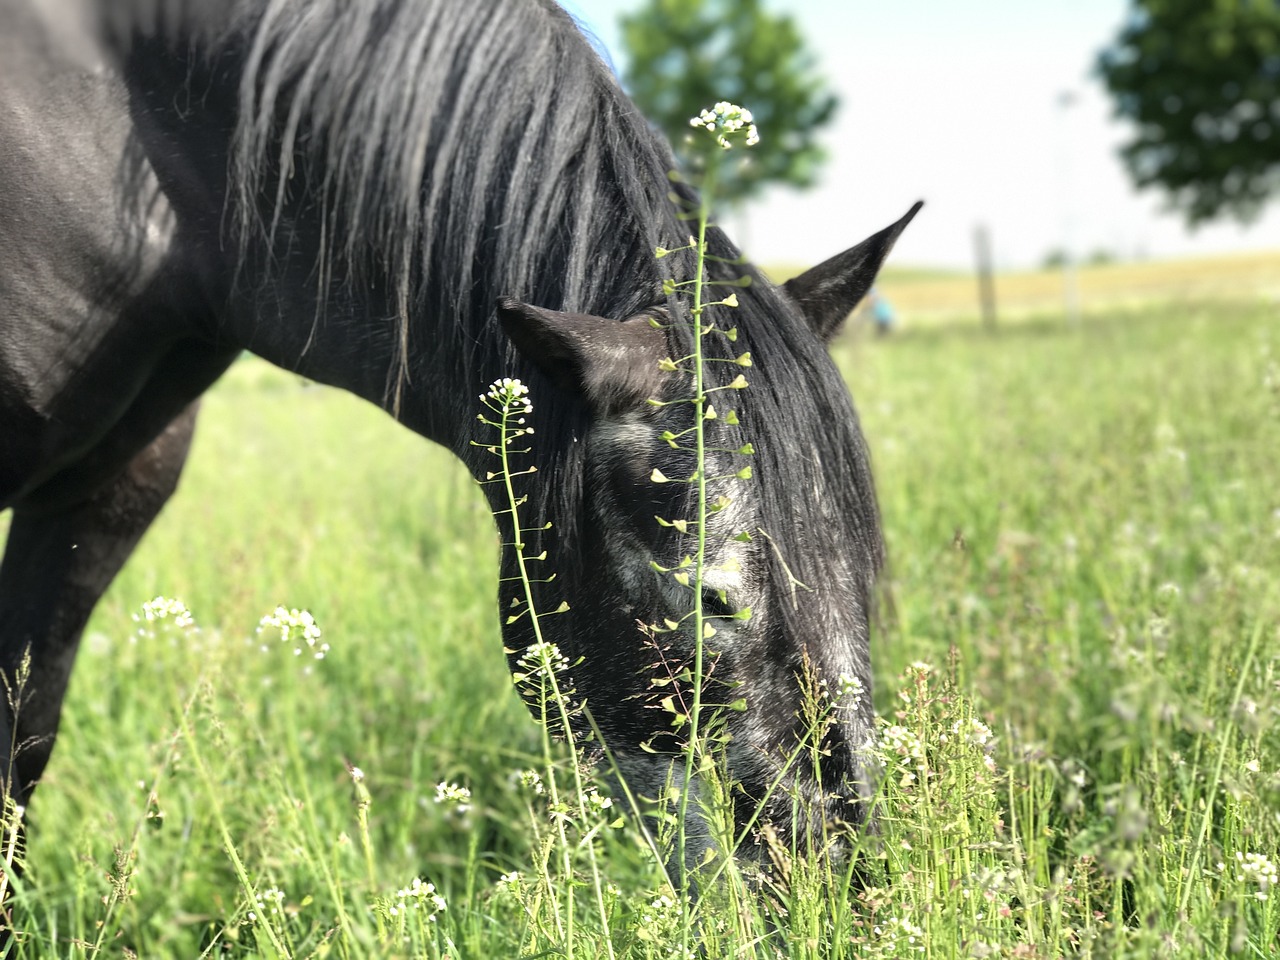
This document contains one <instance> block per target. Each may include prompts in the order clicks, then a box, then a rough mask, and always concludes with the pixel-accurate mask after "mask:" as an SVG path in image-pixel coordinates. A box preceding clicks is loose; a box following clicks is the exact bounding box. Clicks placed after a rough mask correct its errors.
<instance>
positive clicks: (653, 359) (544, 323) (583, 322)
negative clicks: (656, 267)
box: [498, 297, 667, 414]
mask: <svg viewBox="0 0 1280 960" xmlns="http://www.w3.org/2000/svg"><path fill="white" fill-rule="evenodd" d="M498 319H499V320H500V321H501V323H502V329H503V331H504V332H505V333H506V335H507V338H508V339H509V340H510V341H511V342H512V344H514V345H515V348H516V349H517V350H518V351H519V352H520V354H521V356H523V357H524V358H525V359H526V360H529V361H530V362H532V363H533V364H534V365H535V366H536V367H537V368H538V369H539V370H541V371H542V372H543V373H544V374H546V375H547V377H548V378H550V380H551V382H552V383H554V384H555V385H556V386H558V387H560V388H562V389H564V390H566V391H568V392H569V393H573V394H577V395H579V396H582V397H583V398H584V399H586V401H587V402H588V403H589V404H590V405H591V407H592V409H593V410H595V411H596V412H597V413H599V414H609V413H617V412H620V411H623V410H627V409H634V408H636V407H639V406H641V405H642V404H643V403H644V402H645V401H646V400H647V399H648V398H649V397H652V396H656V395H657V393H658V391H659V388H660V387H661V385H662V378H663V373H662V371H661V370H659V369H658V362H659V361H660V360H662V358H663V357H665V356H666V355H667V340H666V337H664V336H663V335H662V332H661V331H660V330H656V329H654V328H653V326H652V325H651V324H650V323H649V318H648V316H639V317H632V318H630V319H628V320H622V321H618V320H610V319H607V318H605V317H596V316H592V315H591V314H586V313H561V312H559V311H557V310H544V309H543V308H542V307H531V306H529V304H527V303H521V302H520V301H519V300H513V299H512V298H510V297H503V298H501V299H500V300H499V301H498Z"/></svg>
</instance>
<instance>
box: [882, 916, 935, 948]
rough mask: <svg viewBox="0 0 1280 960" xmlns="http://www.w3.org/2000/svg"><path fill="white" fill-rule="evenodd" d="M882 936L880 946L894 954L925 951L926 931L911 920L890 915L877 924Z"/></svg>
mask: <svg viewBox="0 0 1280 960" xmlns="http://www.w3.org/2000/svg"><path fill="white" fill-rule="evenodd" d="M875 934H876V936H878V937H879V938H880V948H881V949H882V950H885V951H887V952H891V953H892V954H893V955H894V956H900V955H901V954H904V953H924V931H923V930H922V929H920V928H919V927H917V926H916V925H915V924H914V923H912V922H911V921H910V920H903V919H901V918H899V917H890V918H889V919H888V920H886V921H885V922H884V923H878V924H876V926H875Z"/></svg>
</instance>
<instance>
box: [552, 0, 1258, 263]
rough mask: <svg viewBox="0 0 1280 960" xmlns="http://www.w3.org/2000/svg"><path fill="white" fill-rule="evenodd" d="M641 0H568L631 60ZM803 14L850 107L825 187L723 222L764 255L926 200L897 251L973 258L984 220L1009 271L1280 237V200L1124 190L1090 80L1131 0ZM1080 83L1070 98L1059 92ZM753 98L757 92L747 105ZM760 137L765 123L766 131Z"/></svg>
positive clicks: (807, 252)
mask: <svg viewBox="0 0 1280 960" xmlns="http://www.w3.org/2000/svg"><path fill="white" fill-rule="evenodd" d="M637 3H638V0H571V2H567V3H566V6H569V8H570V9H571V10H573V11H574V12H575V13H576V14H578V15H579V16H580V17H581V18H582V19H584V20H585V21H586V22H587V23H588V24H589V25H590V26H591V27H592V28H593V29H594V31H595V32H596V33H597V35H598V36H599V37H600V39H601V41H602V42H603V43H604V44H605V46H607V47H608V48H609V50H611V51H612V54H613V59H614V61H615V63H617V64H619V66H620V67H621V64H622V63H623V62H624V58H623V55H622V53H621V49H620V45H619V42H618V37H619V31H618V27H617V21H618V17H619V15H620V14H622V13H624V12H626V11H628V10H631V9H634V8H635V7H636V6H637ZM771 7H772V9H774V10H785V11H787V12H788V13H790V14H792V15H793V16H795V17H796V19H797V20H798V21H799V23H800V26H801V29H802V30H803V31H804V33H805V35H806V36H807V37H808V39H809V42H810V44H811V45H812V47H813V49H814V51H815V53H816V54H817V56H818V60H819V64H820V66H821V69H822V71H823V72H824V74H825V75H826V76H827V78H828V80H829V81H830V82H831V84H832V86H833V87H834V88H835V90H836V91H837V92H838V93H839V95H840V97H841V109H840V111H839V114H838V116H837V118H836V120H835V122H834V123H833V124H832V126H830V127H828V128H827V130H826V131H825V133H824V135H823V137H822V140H823V143H824V144H825V145H826V147H827V149H828V151H829V152H830V154H831V159H830V161H829V163H828V164H827V166H826V168H825V170H824V173H823V176H822V181H821V183H820V185H819V186H818V187H817V188H816V189H814V190H811V191H808V192H803V193H799V192H796V191H792V190H786V189H777V190H774V191H773V192H772V193H770V194H769V195H768V196H766V197H764V198H763V199H762V200H761V201H759V202H757V203H755V204H754V205H753V206H752V207H751V208H750V210H749V211H748V215H747V216H746V218H745V223H736V222H733V221H731V222H730V223H729V224H727V226H728V228H729V229H730V230H731V232H732V233H733V234H734V236H735V238H736V239H738V240H739V242H740V243H741V244H742V245H743V246H745V247H746V248H747V250H748V252H749V253H750V254H751V255H752V257H753V259H756V260H758V261H760V262H763V263H781V262H793V263H810V262H816V261H818V260H821V259H824V258H825V257H827V256H830V255H831V254H834V253H836V252H838V251H839V250H841V249H843V248H844V247H846V246H849V245H850V244H851V243H854V242H856V241H857V240H860V239H861V238H862V237H863V236H865V235H867V234H869V233H872V232H874V231H875V230H877V229H879V228H880V227H882V226H884V225H885V224H887V223H888V222H890V221H891V220H894V219H896V218H897V217H898V216H900V215H901V214H902V213H903V212H904V211H905V210H906V209H907V207H908V206H910V205H911V203H912V202H913V201H915V200H916V199H923V200H925V202H926V207H925V210H924V211H923V212H922V213H921V215H920V216H919V217H918V218H917V219H916V221H915V222H914V223H913V224H912V225H911V228H910V229H909V230H908V231H907V233H906V235H905V236H904V237H903V239H902V240H901V241H900V242H899V244H898V248H897V250H896V251H895V253H894V260H895V262H898V263H908V264H936V265H942V266H956V267H960V266H967V265H968V264H969V263H970V261H971V259H972V253H971V251H972V235H973V229H974V226H975V225H976V224H977V223H984V224H986V225H987V226H988V228H989V230H990V231H991V234H992V238H993V245H994V248H995V254H996V259H997V261H998V262H999V264H1000V265H1001V266H1002V267H1026V266H1032V265H1035V264H1037V263H1038V262H1039V261H1040V260H1041V259H1042V258H1043V256H1044V255H1045V253H1046V252H1047V251H1048V250H1050V249H1052V248H1054V247H1060V246H1062V245H1063V244H1064V242H1068V243H1070V245H1071V246H1072V247H1073V248H1075V249H1076V250H1077V251H1078V252H1079V253H1082V254H1087V253H1089V252H1091V251H1093V250H1095V249H1099V248H1105V249H1107V250H1111V251H1114V252H1116V253H1119V254H1120V255H1122V256H1125V257H1130V256H1149V257H1167V256H1177V255H1190V254H1208V253H1225V252H1231V251H1235V250H1249V249H1277V248H1280V202H1276V203H1273V204H1272V205H1271V207H1270V208H1269V209H1268V210H1267V212H1266V215H1265V216H1264V217H1263V218H1262V219H1261V220H1260V221H1258V222H1257V223H1255V224H1254V225H1253V226H1252V227H1250V228H1242V227H1239V226H1236V225H1234V224H1230V223H1223V224H1218V225H1213V226H1210V227H1205V228H1201V229H1200V230H1199V231H1197V232H1194V233H1193V232H1191V231H1188V230H1187V229H1186V228H1185V227H1184V226H1183V225H1182V221H1181V219H1180V218H1179V217H1178V215H1177V214H1173V213H1168V212H1165V211H1164V204H1163V201H1162V198H1161V197H1159V196H1158V195H1156V194H1149V193H1147V194H1137V193H1135V191H1134V190H1133V189H1132V187H1130V185H1129V183H1128V180H1127V178H1126V175H1125V173H1124V170H1123V168H1122V166H1121V163H1120V160H1119V159H1118V158H1117V156H1116V147H1117V146H1118V145H1119V144H1120V143H1121V142H1122V141H1123V140H1124V137H1125V129H1124V127H1123V126H1122V125H1120V124H1119V123H1118V122H1116V121H1113V120H1111V119H1110V110H1111V107H1110V102H1109V100H1108V99H1107V97H1106V96H1105V94H1104V93H1103V91H1102V88H1101V85H1100V84H1099V83H1098V81H1097V80H1096V79H1095V78H1094V77H1093V76H1092V65H1093V61H1094V58H1095V56H1096V53H1097V51H1098V50H1099V49H1100V48H1101V47H1103V46H1104V45H1106V44H1107V43H1108V42H1109V40H1110V39H1111V38H1112V37H1113V36H1114V35H1115V33H1116V30H1117V28H1118V27H1119V25H1120V23H1121V22H1122V20H1123V18H1124V14H1125V11H1126V9H1127V4H1126V2H1125V0H965V2H961V0H890V2H885V0H879V2H875V3H872V2H868V0H792V2H790V3H783V2H780V0H775V2H773V3H772V4H771ZM1064 91H1070V92H1072V93H1073V94H1074V105H1073V106H1072V107H1070V108H1067V109H1064V108H1063V107H1061V106H1060V105H1059V98H1060V94H1062V93H1063V92H1064ZM744 106H748V107H749V106H750V104H744ZM761 136H765V137H767V136H768V130H762V131H761Z"/></svg>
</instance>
